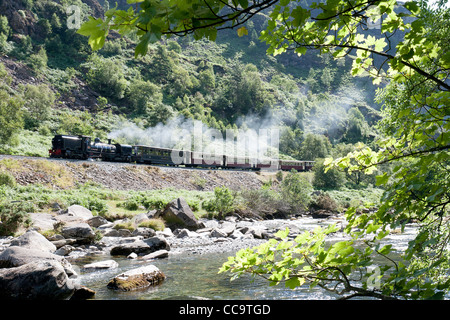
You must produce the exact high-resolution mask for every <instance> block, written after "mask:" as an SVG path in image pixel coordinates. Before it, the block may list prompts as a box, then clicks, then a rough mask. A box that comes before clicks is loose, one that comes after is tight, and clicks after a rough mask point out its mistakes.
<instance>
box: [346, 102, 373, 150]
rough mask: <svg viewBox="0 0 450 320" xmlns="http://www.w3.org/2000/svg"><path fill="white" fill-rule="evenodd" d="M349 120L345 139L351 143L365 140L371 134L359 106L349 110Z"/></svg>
mask: <svg viewBox="0 0 450 320" xmlns="http://www.w3.org/2000/svg"><path fill="white" fill-rule="evenodd" d="M347 114H348V120H347V125H346V132H345V134H344V140H346V141H347V142H350V143H356V142H358V141H365V140H366V139H367V137H368V135H369V125H368V124H367V121H366V119H365V118H364V115H363V114H362V113H361V111H359V109H358V108H356V107H353V108H350V110H348V113H347Z"/></svg>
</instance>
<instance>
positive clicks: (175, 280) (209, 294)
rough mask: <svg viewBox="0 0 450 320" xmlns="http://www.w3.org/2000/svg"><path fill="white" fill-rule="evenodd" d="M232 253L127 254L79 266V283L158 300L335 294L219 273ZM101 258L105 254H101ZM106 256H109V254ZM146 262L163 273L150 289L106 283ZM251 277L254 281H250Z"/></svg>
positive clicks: (107, 294)
mask: <svg viewBox="0 0 450 320" xmlns="http://www.w3.org/2000/svg"><path fill="white" fill-rule="evenodd" d="M230 255H233V253H208V254H202V255H187V254H177V255H171V256H169V258H166V259H161V260H154V261H150V262H149V261H147V262H141V261H138V260H128V259H126V258H113V259H114V260H116V261H117V262H118V263H119V267H118V268H115V269H110V270H99V271H94V272H84V271H83V270H82V269H80V270H79V272H78V273H79V280H80V283H81V284H82V285H84V286H86V287H88V288H91V289H93V290H95V291H96V295H95V299H98V300H113V299H119V300H137V299H144V300H157V299H198V298H205V299H214V300H248V299H251V300H263V299H302V300H306V299H314V300H318V299H333V298H334V297H333V296H332V295H330V294H328V293H326V292H322V291H321V290H319V289H314V290H310V289H308V288H299V289H296V290H290V289H286V288H285V287H284V285H283V284H281V285H279V286H273V287H271V286H269V285H268V282H267V281H266V280H264V279H260V278H251V277H250V276H243V277H242V278H239V279H237V280H234V281H230V275H229V274H218V270H219V268H220V266H221V265H222V264H223V262H225V261H227V257H228V256H230ZM100 259H101V258H99V257H97V258H91V259H86V260H80V261H78V262H77V263H73V265H75V266H79V267H82V265H83V264H86V263H90V262H92V261H95V260H100ZM103 259H104V258H103ZM108 259H109V257H108ZM146 264H153V265H155V266H157V267H158V268H159V269H160V270H161V271H162V272H163V273H164V274H165V275H166V277H167V278H166V280H165V281H164V282H163V283H162V284H160V285H158V286H156V287H154V288H150V289H146V290H138V291H133V292H120V291H114V290H110V289H108V288H107V287H106V285H107V283H108V281H109V280H110V279H111V278H113V277H114V276H116V275H117V274H120V273H121V272H124V271H126V270H129V269H133V268H137V267H140V266H143V265H146ZM252 280H253V281H252Z"/></svg>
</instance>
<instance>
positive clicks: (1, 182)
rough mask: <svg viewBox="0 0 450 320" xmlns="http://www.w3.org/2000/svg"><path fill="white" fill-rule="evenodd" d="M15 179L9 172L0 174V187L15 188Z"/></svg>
mask: <svg viewBox="0 0 450 320" xmlns="http://www.w3.org/2000/svg"><path fill="white" fill-rule="evenodd" d="M16 184H17V182H16V178H14V176H13V175H12V174H11V173H9V172H6V171H5V172H0V186H8V187H15V186H16Z"/></svg>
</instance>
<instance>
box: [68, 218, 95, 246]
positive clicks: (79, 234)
mask: <svg viewBox="0 0 450 320" xmlns="http://www.w3.org/2000/svg"><path fill="white" fill-rule="evenodd" d="M61 235H62V236H63V237H64V238H66V239H75V240H77V243H78V244H89V243H91V242H93V241H94V239H95V232H94V231H93V230H92V228H91V226H90V225H88V224H87V223H77V224H74V225H71V226H67V227H64V228H63V229H62V230H61Z"/></svg>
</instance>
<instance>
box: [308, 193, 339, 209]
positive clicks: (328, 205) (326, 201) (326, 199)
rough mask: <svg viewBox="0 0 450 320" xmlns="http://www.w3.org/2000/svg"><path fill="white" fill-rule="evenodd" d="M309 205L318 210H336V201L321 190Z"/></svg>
mask: <svg viewBox="0 0 450 320" xmlns="http://www.w3.org/2000/svg"><path fill="white" fill-rule="evenodd" d="M310 207H311V208H314V209H318V210H320V209H323V210H329V211H337V210H338V204H337V202H336V201H335V200H334V199H333V198H331V197H330V195H329V194H327V193H322V192H321V193H320V194H319V195H317V196H314V197H313V199H312V201H311V205H310Z"/></svg>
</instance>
